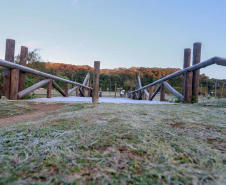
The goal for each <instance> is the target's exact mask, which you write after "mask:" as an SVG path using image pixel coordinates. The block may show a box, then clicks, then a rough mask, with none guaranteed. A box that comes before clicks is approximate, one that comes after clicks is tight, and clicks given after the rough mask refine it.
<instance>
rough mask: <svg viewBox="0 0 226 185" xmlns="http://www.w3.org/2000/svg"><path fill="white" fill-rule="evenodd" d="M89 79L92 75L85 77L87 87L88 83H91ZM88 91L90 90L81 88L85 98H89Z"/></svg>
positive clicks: (84, 82)
mask: <svg viewBox="0 0 226 185" xmlns="http://www.w3.org/2000/svg"><path fill="white" fill-rule="evenodd" d="M89 78H90V74H89V72H88V73H87V75H86V77H85V79H84V81H83V85H85V86H87V85H88V83H89ZM87 90H88V89H86V88H84V87H81V91H82V92H83V94H84V96H87Z"/></svg>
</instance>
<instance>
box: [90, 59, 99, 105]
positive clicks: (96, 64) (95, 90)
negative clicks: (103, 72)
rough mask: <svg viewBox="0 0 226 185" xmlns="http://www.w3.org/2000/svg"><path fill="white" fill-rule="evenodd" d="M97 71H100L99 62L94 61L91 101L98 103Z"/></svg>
mask: <svg viewBox="0 0 226 185" xmlns="http://www.w3.org/2000/svg"><path fill="white" fill-rule="evenodd" d="M99 73H100V62H99V61H95V62H94V73H93V93H92V95H93V96H92V102H93V103H98V101H99Z"/></svg>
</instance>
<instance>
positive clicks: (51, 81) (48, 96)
mask: <svg viewBox="0 0 226 185" xmlns="http://www.w3.org/2000/svg"><path fill="white" fill-rule="evenodd" d="M52 85H53V80H52V79H50V82H49V83H48V85H47V95H46V97H47V98H51V92H52Z"/></svg>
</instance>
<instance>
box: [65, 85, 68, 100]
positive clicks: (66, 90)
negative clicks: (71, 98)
mask: <svg viewBox="0 0 226 185" xmlns="http://www.w3.org/2000/svg"><path fill="white" fill-rule="evenodd" d="M68 89H69V83H68V82H66V83H65V94H66V97H68Z"/></svg>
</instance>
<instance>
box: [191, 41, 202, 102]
mask: <svg viewBox="0 0 226 185" xmlns="http://www.w3.org/2000/svg"><path fill="white" fill-rule="evenodd" d="M201 46H202V44H201V43H199V42H196V43H194V45H193V62H192V64H193V65H196V64H198V63H200V60H201ZM199 76H200V70H199V69H198V70H195V71H193V78H192V96H193V98H192V99H193V103H197V102H198V95H199Z"/></svg>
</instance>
